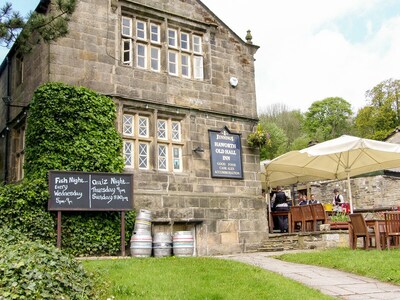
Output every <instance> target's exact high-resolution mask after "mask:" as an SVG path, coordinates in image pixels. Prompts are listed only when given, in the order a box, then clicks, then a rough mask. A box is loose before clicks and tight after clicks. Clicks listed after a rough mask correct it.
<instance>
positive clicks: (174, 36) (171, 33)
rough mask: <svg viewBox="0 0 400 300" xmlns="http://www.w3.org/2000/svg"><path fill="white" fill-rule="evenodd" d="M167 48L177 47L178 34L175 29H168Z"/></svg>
mask: <svg viewBox="0 0 400 300" xmlns="http://www.w3.org/2000/svg"><path fill="white" fill-rule="evenodd" d="M168 46H169V47H171V48H177V47H178V32H177V30H176V29H172V28H168Z"/></svg>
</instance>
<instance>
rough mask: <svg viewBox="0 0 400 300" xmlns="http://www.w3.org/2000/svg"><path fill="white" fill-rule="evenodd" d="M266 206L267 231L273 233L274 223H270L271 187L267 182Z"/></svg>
mask: <svg viewBox="0 0 400 300" xmlns="http://www.w3.org/2000/svg"><path fill="white" fill-rule="evenodd" d="M267 204H268V230H269V232H270V233H272V232H273V230H274V228H273V226H274V223H273V222H272V217H271V186H270V184H269V182H267Z"/></svg>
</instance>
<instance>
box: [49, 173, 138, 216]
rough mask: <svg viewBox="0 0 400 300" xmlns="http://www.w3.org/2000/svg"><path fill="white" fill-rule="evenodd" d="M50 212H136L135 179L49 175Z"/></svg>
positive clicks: (105, 175)
mask: <svg viewBox="0 0 400 300" xmlns="http://www.w3.org/2000/svg"><path fill="white" fill-rule="evenodd" d="M49 192H50V199H49V205H48V209H49V210H93V211H98V210H107V211H108V210H110V211H111V210H117V211H125V210H132V209H133V175H132V174H120V173H88V172H68V171H50V172H49Z"/></svg>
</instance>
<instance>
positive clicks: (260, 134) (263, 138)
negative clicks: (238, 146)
mask: <svg viewBox="0 0 400 300" xmlns="http://www.w3.org/2000/svg"><path fill="white" fill-rule="evenodd" d="M247 143H248V144H249V146H250V147H251V148H260V147H262V146H264V145H268V144H269V143H270V136H269V133H268V132H265V131H264V130H263V129H262V128H261V125H260V124H258V125H257V130H256V131H255V132H253V133H250V134H249V136H248V137H247Z"/></svg>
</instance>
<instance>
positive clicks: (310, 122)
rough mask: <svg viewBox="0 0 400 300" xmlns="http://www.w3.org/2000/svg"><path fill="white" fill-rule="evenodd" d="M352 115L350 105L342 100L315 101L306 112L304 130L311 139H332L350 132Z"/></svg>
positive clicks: (336, 98)
mask: <svg viewBox="0 0 400 300" xmlns="http://www.w3.org/2000/svg"><path fill="white" fill-rule="evenodd" d="M352 114H353V112H352V111H351V105H350V103H348V102H347V101H346V100H344V99H342V98H338V97H335V98H326V99H324V100H321V101H315V102H313V104H312V105H311V106H310V108H309V109H308V111H307V112H306V119H305V122H304V128H305V130H306V131H307V133H308V134H309V135H310V136H311V137H312V138H313V139H316V140H318V138H317V137H318V135H322V138H323V140H324V141H325V140H329V139H333V138H336V137H339V136H341V135H343V134H346V133H347V132H349V131H350V129H351V126H352V123H351V122H352V120H351V117H352Z"/></svg>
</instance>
